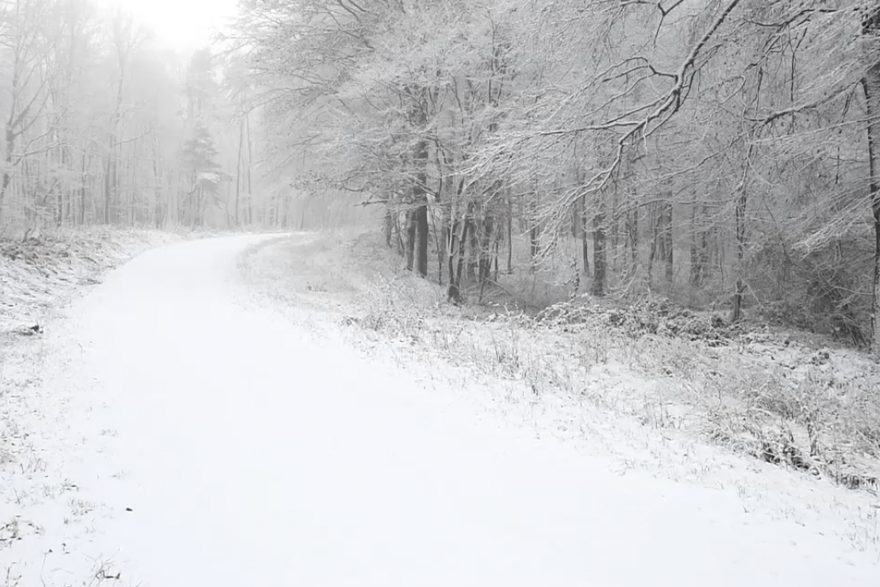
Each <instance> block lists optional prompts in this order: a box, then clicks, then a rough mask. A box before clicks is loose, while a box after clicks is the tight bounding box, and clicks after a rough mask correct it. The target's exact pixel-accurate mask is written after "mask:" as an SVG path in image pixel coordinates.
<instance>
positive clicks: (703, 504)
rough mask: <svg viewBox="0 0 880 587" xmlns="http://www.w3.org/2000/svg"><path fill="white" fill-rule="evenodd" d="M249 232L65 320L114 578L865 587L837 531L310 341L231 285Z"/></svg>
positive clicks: (118, 288)
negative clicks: (763, 512) (438, 397)
mask: <svg viewBox="0 0 880 587" xmlns="http://www.w3.org/2000/svg"><path fill="white" fill-rule="evenodd" d="M261 238H265V237H233V238H219V239H211V240H201V241H194V242H187V243H185V244H180V245H173V246H169V247H164V248H161V249H157V250H154V251H151V252H149V253H146V254H144V255H142V256H140V257H138V258H137V259H135V260H134V261H132V262H130V263H129V264H127V265H126V266H124V267H123V268H121V269H120V270H118V271H116V272H115V273H113V274H112V275H111V277H110V278H109V279H108V280H107V281H106V282H105V283H103V284H102V285H100V286H99V287H97V288H95V289H94V290H93V291H92V292H91V293H90V294H89V296H88V297H86V298H85V299H83V300H81V301H80V302H79V303H77V304H76V305H75V306H74V308H73V310H72V311H73V316H72V318H71V325H72V327H73V334H72V335H71V336H70V337H68V338H66V339H64V341H65V342H64V344H66V345H68V351H69V352H73V351H71V350H70V349H73V348H76V351H75V354H76V356H77V360H76V362H75V365H74V366H72V367H71V368H70V369H69V370H68V372H66V373H65V377H68V378H70V381H71V382H72V383H71V384H72V385H76V386H79V387H81V388H83V389H85V388H88V390H89V391H88V394H86V395H84V396H83V397H86V396H87V397H90V398H93V399H94V401H96V402H97V403H96V405H95V407H94V410H95V416H94V417H95V418H99V419H101V421H102V422H104V424H102V426H106V429H107V430H108V433H107V438H106V439H105V440H104V441H103V444H102V446H103V447H105V448H104V449H102V453H101V454H100V455H98V456H95V457H94V463H95V464H94V468H93V469H90V471H91V472H90V473H88V475H91V477H90V478H89V481H88V483H86V484H85V485H88V486H89V490H90V491H92V492H93V493H94V495H96V496H98V497H97V498H96V499H100V500H101V501H102V502H105V503H107V504H110V505H109V508H110V510H112V511H113V512H114V513H113V515H110V516H108V517H106V518H105V519H104V520H103V521H101V522H100V523H97V524H96V526H95V528H94V537H93V538H92V541H93V543H94V544H95V545H100V546H101V549H102V550H103V551H104V552H106V555H107V556H108V557H111V558H112V559H113V564H114V568H115V569H120V570H121V572H122V573H123V583H124V584H134V585H138V584H139V585H144V586H155V587H178V586H179V587H193V586H196V585H209V586H211V587H227V586H228V587H245V586H261V587H269V586H278V587H281V586H285V587H293V586H333V587H337V586H351V587H368V586H377V587H379V586H381V587H394V586H400V587H428V586H438V587H439V586H443V587H465V586H474V587H477V586H479V587H488V586H496V585H497V586H499V587H515V586H528V587H551V586H565V587H573V586H581V585H583V586H640V585H645V584H651V585H675V586H676V587H684V586H695V587H705V586H706V585H712V586H714V587H719V586H727V585H729V586H736V587H740V586H744V585H748V586H750V587H756V586H762V585H767V586H770V585H774V586H776V585H778V586H783V585H797V586H799V587H804V586H809V585H815V586H828V585H835V586H844V585H862V586H864V585H869V584H877V579H878V577H880V571H878V569H877V567H868V566H865V565H864V564H861V561H860V560H856V559H853V560H847V559H846V557H845V556H844V555H843V554H841V553H842V552H843V550H842V548H841V543H840V542H839V541H838V539H836V538H833V537H823V536H819V535H815V534H814V533H812V532H810V531H809V530H808V529H806V528H803V527H801V526H799V525H797V524H795V523H794V522H789V521H785V520H776V521H773V520H770V519H765V518H763V517H761V516H758V515H754V514H749V513H747V512H745V511H744V510H743V508H742V506H741V504H740V502H739V500H738V499H737V496H736V492H735V491H728V490H724V491H722V490H711V489H705V488H700V487H696V486H691V485H688V484H684V483H681V484H677V483H673V482H667V481H661V480H656V479H654V478H651V477H649V476H647V475H640V474H638V473H634V474H628V475H626V476H620V475H616V474H614V473H612V472H611V471H610V470H609V467H608V466H607V464H606V463H604V462H603V461H601V460H595V459H589V458H586V457H582V456H580V455H578V454H576V453H574V452H573V451H571V452H569V451H567V450H561V449H559V447H556V446H554V445H551V444H546V443H542V442H540V441H537V440H529V439H523V438H518V437H514V436H513V435H508V434H506V433H505V432H504V431H500V430H491V429H486V428H484V427H480V425H479V423H477V422H476V421H475V420H473V419H469V418H468V417H467V414H466V412H467V407H466V406H459V405H456V404H455V403H454V402H444V401H431V399H430V398H429V397H428V396H426V394H425V393H421V392H418V391H417V390H416V388H415V386H416V384H415V383H414V381H413V378H412V377H411V376H410V375H408V374H406V373H404V372H402V371H398V370H397V368H396V367H395V366H393V365H384V364H377V363H375V362H371V361H370V360H369V359H367V358H364V357H362V356H360V355H358V354H357V353H356V352H354V351H352V350H349V349H347V348H345V347H344V345H342V344H337V343H333V342H332V341H327V340H324V341H319V340H316V339H315V337H314V336H313V335H312V334H310V333H309V332H305V331H303V330H301V329H298V328H297V327H296V326H295V325H293V324H291V323H290V322H288V321H286V320H284V319H283V318H282V316H281V314H280V313H278V312H277V311H276V310H275V309H273V308H272V307H270V306H267V305H261V303H259V302H258V301H257V298H255V297H253V296H251V295H250V294H249V293H248V292H247V290H246V288H245V286H244V285H243V284H242V282H241V281H240V279H239V278H238V274H237V267H236V259H237V257H238V255H239V254H240V253H241V252H242V251H243V250H245V248H246V247H248V246H249V245H252V244H254V243H255V242H257V241H258V240H260V239H261ZM99 461H100V463H99ZM126 579H127V580H126ZM872 581H873V582H872Z"/></svg>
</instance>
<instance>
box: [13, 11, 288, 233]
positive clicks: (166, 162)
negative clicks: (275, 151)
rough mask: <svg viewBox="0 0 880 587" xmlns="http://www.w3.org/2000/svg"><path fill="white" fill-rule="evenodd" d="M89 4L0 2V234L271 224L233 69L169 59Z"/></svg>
mask: <svg viewBox="0 0 880 587" xmlns="http://www.w3.org/2000/svg"><path fill="white" fill-rule="evenodd" d="M99 6H100V5H99V4H96V3H93V2H91V1H89V0H2V1H0V125H2V127H3V131H4V132H3V136H4V139H2V140H0V144H2V155H0V157H2V160H0V164H2V170H0V174H2V179H0V236H15V235H19V236H20V235H21V234H22V233H24V232H28V231H31V230H33V229H35V228H46V227H56V226H82V225H89V224H114V225H149V226H155V227H166V226H178V225H179V226H213V227H230V228H232V227H240V226H249V225H262V226H267V225H268V226H280V225H282V224H286V223H287V222H288V221H292V219H293V218H295V217H296V214H295V210H293V209H292V208H291V206H292V205H293V204H292V202H293V194H292V191H291V189H290V186H289V184H285V183H283V182H279V181H278V180H277V178H276V179H273V178H272V177H269V176H268V175H267V174H265V173H261V172H260V170H259V169H258V161H259V158H260V156H261V155H260V153H261V145H262V144H264V143H265V141H264V140H263V136H262V135H263V134H264V132H263V130H262V123H261V119H260V115H259V112H258V111H255V110H253V109H251V108H250V107H248V106H247V104H244V103H243V102H242V99H243V97H245V96H246V92H243V91H242V90H241V89H240V88H232V87H231V85H230V84H229V77H230V73H229V72H230V70H232V69H233V68H234V66H235V65H234V63H233V62H232V61H230V60H228V59H225V57H224V56H223V55H222V54H214V53H218V52H216V51H215V52H214V53H212V51H211V50H209V49H203V50H200V51H196V52H195V53H194V54H190V55H180V54H178V53H175V52H173V51H170V50H167V49H164V48H162V47H161V46H159V45H158V44H157V43H155V42H154V40H153V37H152V34H151V32H150V31H149V30H146V29H144V28H143V27H141V26H140V25H139V24H138V23H137V22H135V21H133V20H132V19H131V18H130V17H129V16H127V15H126V14H124V13H122V12H119V11H115V12H110V11H104V12H101V10H100V9H99Z"/></svg>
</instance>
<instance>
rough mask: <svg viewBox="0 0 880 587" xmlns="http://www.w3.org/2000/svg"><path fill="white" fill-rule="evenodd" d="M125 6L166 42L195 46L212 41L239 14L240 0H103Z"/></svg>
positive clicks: (169, 44) (160, 39)
mask: <svg viewBox="0 0 880 587" xmlns="http://www.w3.org/2000/svg"><path fill="white" fill-rule="evenodd" d="M100 3H101V4H103V5H105V6H108V7H112V6H121V7H123V8H124V9H125V10H127V11H129V12H131V14H132V15H133V16H134V17H135V19H136V20H137V21H139V22H141V23H142V24H144V25H145V26H147V27H148V28H150V29H152V30H153V32H154V33H155V35H156V40H157V41H158V42H160V43H161V44H162V45H165V46H167V47H169V48H174V49H182V50H186V49H194V48H197V47H200V46H202V45H205V44H206V43H208V42H209V40H210V37H211V34H212V32H213V31H214V30H215V29H216V28H218V27H221V26H222V25H223V24H224V23H225V22H226V21H227V20H228V19H229V17H230V16H232V15H234V14H235V8H236V4H237V0H100Z"/></svg>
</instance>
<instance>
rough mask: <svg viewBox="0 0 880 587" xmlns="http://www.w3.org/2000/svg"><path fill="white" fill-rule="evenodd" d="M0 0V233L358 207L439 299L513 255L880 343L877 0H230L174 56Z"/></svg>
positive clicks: (627, 286) (69, 7) (494, 283)
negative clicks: (212, 24) (230, 15)
mask: <svg viewBox="0 0 880 587" xmlns="http://www.w3.org/2000/svg"><path fill="white" fill-rule="evenodd" d="M0 6H2V9H0V10H2V12H0V84H2V88H3V92H2V93H0V116H2V121H3V124H4V126H5V140H4V141H3V147H4V148H3V155H2V157H3V170H2V175H3V177H2V183H0V234H4V235H12V234H19V233H22V232H28V231H32V230H35V229H36V228H40V229H44V230H45V229H47V228H50V227H57V226H83V225H91V224H112V225H146V226H154V227H158V228H166V227H171V226H186V227H217V228H229V229H244V228H248V229H270V228H279V229H317V228H328V227H335V226H339V225H344V224H358V223H360V224H364V223H371V225H372V226H373V227H374V228H375V229H376V230H382V231H384V238H385V242H386V243H387V245H388V246H390V247H392V248H394V249H396V250H398V251H399V253H400V254H401V257H402V265H403V266H404V267H405V268H406V269H407V270H408V271H412V272H414V273H415V274H417V275H421V276H424V277H425V278H426V279H430V280H433V281H435V282H439V283H441V284H442V285H443V287H444V291H445V292H446V294H447V297H448V299H449V300H450V301H452V302H455V303H467V302H472V301H474V300H479V299H481V298H482V296H483V293H484V292H485V291H486V290H487V289H489V290H491V289H492V288H497V287H505V284H506V283H507V281H509V280H511V279H513V278H514V277H515V276H517V275H518V274H520V273H523V272H524V273H525V274H529V275H533V276H535V279H545V280H548V281H553V282H554V283H556V284H558V285H560V287H562V288H563V289H565V290H566V291H567V292H568V295H569V296H571V297H575V296H580V295H589V296H592V297H593V298H611V297H613V298H619V299H623V298H638V297H639V296H645V295H663V296H666V297H668V298H669V299H672V300H675V301H676V302H678V303H680V304H682V305H687V306H689V307H693V308H700V309H710V310H712V311H715V312H718V313H719V315H721V314H723V316H724V317H723V320H724V321H726V322H729V323H736V322H738V321H740V320H742V319H743V317H744V316H759V317H760V318H761V319H762V320H768V321H777V322H781V323H784V324H787V325H791V326H795V327H798V328H803V329H806V330H811V331H814V332H819V333H823V334H828V335H833V336H835V337H836V338H838V339H839V340H841V341H842V342H844V343H846V344H849V345H853V346H857V347H863V348H866V349H871V350H872V352H873V354H874V355H875V356H878V357H880V336H876V335H874V334H873V333H874V332H875V331H876V330H878V324H880V322H878V320H880V183H878V178H877V175H878V173H880V171H878V170H880V167H878V166H880V123H878V115H880V42H878V41H880V3H877V2H873V1H871V2H866V1H865V0H430V1H426V0H242V1H241V2H240V11H239V16H238V18H237V19H236V20H235V22H234V23H232V24H231V26H230V27H229V28H228V29H227V30H225V31H224V32H223V33H221V34H219V35H218V38H217V40H216V43H215V44H214V45H212V46H211V47H210V48H205V49H204V50H201V51H198V52H196V53H195V54H193V55H191V56H187V57H181V56H180V55H177V54H174V53H171V52H168V51H163V50H162V49H160V48H157V47H156V46H155V45H154V44H153V43H152V42H151V38H150V35H149V32H148V31H144V30H142V29H140V28H139V27H138V26H137V25H136V23H133V22H132V21H131V20H130V19H128V18H126V17H125V16H124V15H122V14H115V15H110V16H106V15H99V14H98V12H97V11H96V9H95V8H94V6H92V5H91V4H90V3H89V2H88V1H87V0H5V1H3V2H2V5H0Z"/></svg>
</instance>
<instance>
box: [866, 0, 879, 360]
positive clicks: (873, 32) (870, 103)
mask: <svg viewBox="0 0 880 587" xmlns="http://www.w3.org/2000/svg"><path fill="white" fill-rule="evenodd" d="M862 33H863V34H864V35H865V36H877V34H878V33H880V8H875V9H874V10H873V11H872V12H871V13H870V14H868V15H867V17H866V18H865V20H864V22H863V23H862ZM872 59H874V61H873V62H872V63H870V64H869V66H868V68H867V71H866V72H865V77H864V78H862V88H863V89H864V91H865V108H866V111H867V112H866V114H867V118H868V162H869V165H868V169H869V173H870V178H869V180H868V189H869V192H870V195H871V212H872V216H873V219H874V275H873V279H872V292H871V294H872V295H871V330H872V339H871V352H872V354H873V355H874V357H875V358H878V359H880V184H878V181H877V171H878V168H880V153H878V152H877V144H878V141H880V120H878V118H880V62H878V61H876V56H874V57H872Z"/></svg>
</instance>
